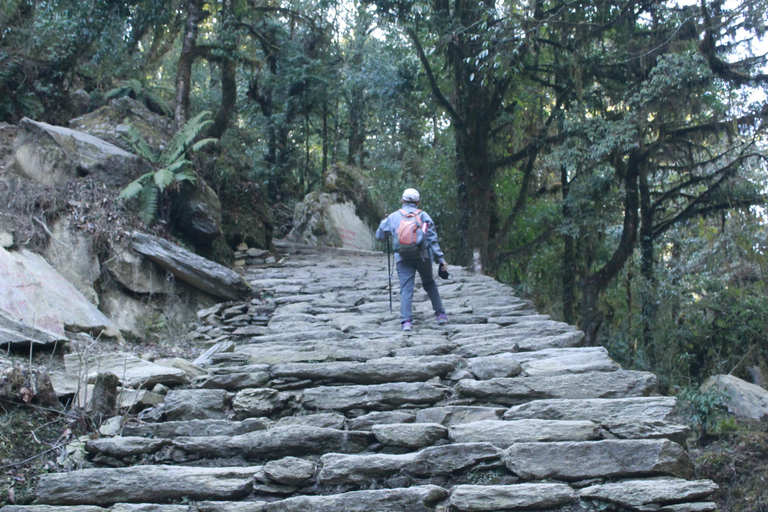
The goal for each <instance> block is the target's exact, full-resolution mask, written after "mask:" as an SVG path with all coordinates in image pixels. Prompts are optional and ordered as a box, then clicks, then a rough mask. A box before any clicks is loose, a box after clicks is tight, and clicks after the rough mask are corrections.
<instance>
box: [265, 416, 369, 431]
mask: <svg viewBox="0 0 768 512" xmlns="http://www.w3.org/2000/svg"><path fill="white" fill-rule="evenodd" d="M346 420H347V419H346V418H345V417H344V416H342V415H341V414H339V413H336V412H321V413H316V414H304V415H301V416H285V417H284V418H280V419H279V420H277V422H276V423H275V427H286V426H288V425H304V426H307V427H320V428H334V429H337V430H344V425H345V423H346ZM349 430H370V429H362V428H355V427H353V426H351V425H350V426H349Z"/></svg>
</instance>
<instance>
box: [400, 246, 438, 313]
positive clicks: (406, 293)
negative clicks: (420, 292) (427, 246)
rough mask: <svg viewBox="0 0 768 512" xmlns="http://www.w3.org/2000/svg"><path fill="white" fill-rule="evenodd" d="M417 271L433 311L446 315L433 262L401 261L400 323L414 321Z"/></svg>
mask: <svg viewBox="0 0 768 512" xmlns="http://www.w3.org/2000/svg"><path fill="white" fill-rule="evenodd" d="M416 271H418V272H419V275H420V276H421V285H422V286H423V287H424V291H425V292H427V295H429V300H430V301H432V309H434V310H435V313H445V308H444V307H443V301H442V300H440V292H439V291H438V290H437V283H435V278H434V277H433V276H432V262H431V261H430V260H423V259H412V260H400V261H398V262H397V277H398V278H399V279H400V323H402V322H405V321H406V320H413V288H414V286H415V284H416Z"/></svg>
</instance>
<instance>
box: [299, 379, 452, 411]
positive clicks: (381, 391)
mask: <svg viewBox="0 0 768 512" xmlns="http://www.w3.org/2000/svg"><path fill="white" fill-rule="evenodd" d="M447 392H448V389H447V388H446V387H444V386H439V385H435V384H427V383H423V382H416V383H411V382H394V383H391V384H376V385H371V386H320V387H317V388H311V389H306V390H304V395H303V397H302V399H301V403H302V405H303V406H304V407H305V408H307V409H325V410H338V411H345V410H349V409H357V408H360V409H368V410H388V409H393V408H396V407H399V406H401V405H405V404H427V405H432V404H434V403H436V402H438V401H440V400H441V399H442V398H443V397H444V396H445V395H446V393H447Z"/></svg>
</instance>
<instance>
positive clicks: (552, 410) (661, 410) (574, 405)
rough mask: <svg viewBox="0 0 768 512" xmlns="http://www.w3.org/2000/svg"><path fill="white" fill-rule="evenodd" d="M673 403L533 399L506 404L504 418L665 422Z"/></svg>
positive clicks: (651, 399) (640, 399)
mask: <svg viewBox="0 0 768 512" xmlns="http://www.w3.org/2000/svg"><path fill="white" fill-rule="evenodd" d="M676 405H677V399H676V398H674V397H669V396H647V397H633V398H587V399H552V400H537V401H535V402H528V403H525V404H522V405H516V406H514V407H510V408H509V409H508V410H507V412H505V413H504V419H505V420H522V419H529V418H538V419H543V420H587V421H594V422H595V423H600V424H606V423H608V424H615V423H627V422H638V421H645V422H654V421H667V420H668V419H669V417H670V415H671V414H672V411H673V409H674V408H675V406H676Z"/></svg>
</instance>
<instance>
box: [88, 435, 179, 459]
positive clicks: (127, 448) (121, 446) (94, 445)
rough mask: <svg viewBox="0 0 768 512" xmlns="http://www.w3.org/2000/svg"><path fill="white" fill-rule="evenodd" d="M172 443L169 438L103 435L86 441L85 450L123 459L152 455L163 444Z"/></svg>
mask: <svg viewBox="0 0 768 512" xmlns="http://www.w3.org/2000/svg"><path fill="white" fill-rule="evenodd" d="M168 444H170V440H168V439H147V438H145V437H130V436H117V437H102V438H100V439H90V440H88V441H87V442H86V443H85V451H87V452H88V453H91V454H94V455H95V454H105V455H109V456H110V457H116V458H118V459H122V458H124V457H133V456H134V455H142V454H147V455H151V454H153V453H155V452H157V451H159V450H160V449H161V448H162V447H163V446H166V445H168Z"/></svg>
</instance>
